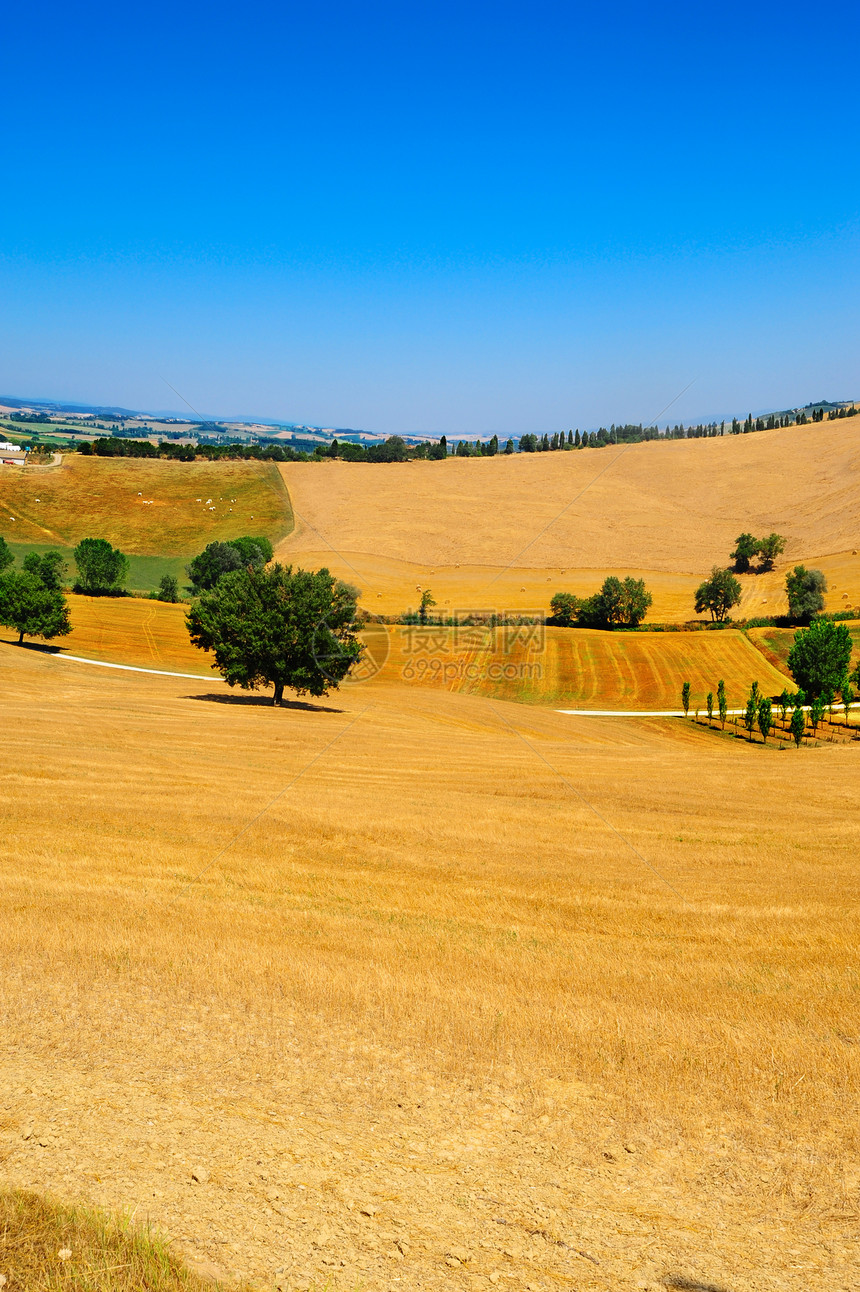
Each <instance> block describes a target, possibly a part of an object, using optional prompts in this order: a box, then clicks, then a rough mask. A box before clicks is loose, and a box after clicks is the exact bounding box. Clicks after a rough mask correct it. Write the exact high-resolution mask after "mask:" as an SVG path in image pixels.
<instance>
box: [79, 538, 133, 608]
mask: <svg viewBox="0 0 860 1292" xmlns="http://www.w3.org/2000/svg"><path fill="white" fill-rule="evenodd" d="M73 555H74V558H75V565H76V566H77V567H78V582H77V584H76V587H77V588H79V589H80V590H81V591H82V592H89V593H91V594H92V595H94V596H98V595H100V594H101V595H104V594H105V593H110V592H119V591H120V589H121V587H122V585H123V584H124V583H125V581H126V579H127V578H128V557H127V556H126V555H125V553H124V552H120V551H119V549H118V548H116V547H111V545H110V543H109V542H108V541H107V539H106V538H84V539H82V540H81V542H80V543H78V545H77V547H76V548H75V550H74V553H73Z"/></svg>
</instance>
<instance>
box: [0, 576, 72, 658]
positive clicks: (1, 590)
mask: <svg viewBox="0 0 860 1292" xmlns="http://www.w3.org/2000/svg"><path fill="white" fill-rule="evenodd" d="M0 624H5V625H6V626H7V627H9V628H14V629H15V630H16V631H17V633H18V645H19V646H20V645H21V643H22V642H23V640H24V636H25V634H26V636H28V637H44V638H46V639H47V640H50V639H51V638H53V637H65V636H66V634H67V633H70V632H71V631H72V625H71V624H70V623H69V607H68V603H67V601H66V598H65V597H64V596H63V593H62V591H61V590H59V589H57V588H46V587H45V585H44V583H43V582H42V581H41V579H40V578H38V576H37V575H35V574H33V573H32V572H31V571H29V570H9V571H7V573H5V574H2V575H0Z"/></svg>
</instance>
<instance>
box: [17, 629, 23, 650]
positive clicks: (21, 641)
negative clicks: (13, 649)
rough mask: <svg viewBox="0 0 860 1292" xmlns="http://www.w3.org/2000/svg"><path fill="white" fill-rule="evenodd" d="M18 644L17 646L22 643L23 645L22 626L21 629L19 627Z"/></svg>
mask: <svg viewBox="0 0 860 1292" xmlns="http://www.w3.org/2000/svg"><path fill="white" fill-rule="evenodd" d="M18 645H19V646H23V645H24V629H23V628H21V629H20V636H19V638H18Z"/></svg>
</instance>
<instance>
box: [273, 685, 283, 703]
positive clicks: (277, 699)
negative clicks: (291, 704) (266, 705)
mask: <svg viewBox="0 0 860 1292" xmlns="http://www.w3.org/2000/svg"><path fill="white" fill-rule="evenodd" d="M283 698H284V684H283V682H276V683H275V694H274V695H273V696H272V704H275V705H280V704H281V702H282V700H283Z"/></svg>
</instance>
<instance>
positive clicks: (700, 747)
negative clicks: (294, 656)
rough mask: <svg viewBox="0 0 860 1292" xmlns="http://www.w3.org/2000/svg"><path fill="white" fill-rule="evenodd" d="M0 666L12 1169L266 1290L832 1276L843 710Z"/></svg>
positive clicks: (851, 1030)
mask: <svg viewBox="0 0 860 1292" xmlns="http://www.w3.org/2000/svg"><path fill="white" fill-rule="evenodd" d="M0 667H2V671H3V679H4V687H3V693H2V730H3V733H4V777H3V788H2V793H3V816H4V829H3V832H2V836H0V857H2V867H0V883H2V889H3V893H2V900H3V909H4V913H5V914H4V932H3V938H2V944H0V956H2V970H0V982H2V1009H3V1034H4V1037H5V1038H6V1039H5V1041H4V1046H3V1054H2V1058H0V1072H2V1076H0V1090H2V1097H0V1129H2V1140H0V1151H2V1158H3V1162H2V1171H3V1176H4V1179H5V1180H6V1181H7V1182H9V1183H12V1184H16V1185H27V1186H31V1187H36V1188H38V1189H43V1190H48V1191H51V1192H54V1193H57V1194H59V1195H61V1196H64V1197H88V1198H91V1199H94V1200H96V1201H99V1202H102V1203H105V1204H106V1205H109V1206H110V1207H112V1208H122V1207H128V1208H130V1209H136V1210H137V1214H138V1215H146V1216H148V1217H150V1218H151V1219H152V1220H153V1221H154V1222H155V1223H157V1224H158V1225H159V1226H161V1227H163V1228H165V1229H166V1230H167V1231H168V1232H169V1233H170V1234H171V1235H172V1236H173V1237H174V1239H175V1242H176V1243H177V1246H178V1248H179V1249H180V1250H182V1251H184V1252H187V1253H188V1254H189V1255H190V1256H191V1257H192V1258H193V1259H195V1260H197V1261H199V1262H207V1263H208V1264H207V1265H206V1266H205V1267H206V1268H207V1269H209V1270H211V1271H214V1272H216V1273H218V1272H220V1273H221V1274H222V1275H224V1276H231V1275H237V1276H238V1275H243V1276H248V1277H251V1278H253V1279H254V1280H255V1281H256V1282H257V1283H258V1284H259V1285H260V1286H262V1287H271V1286H273V1285H274V1284H275V1283H276V1282H278V1283H280V1284H281V1285H282V1286H284V1287H289V1288H306V1287H308V1285H309V1284H311V1283H313V1284H314V1286H323V1285H325V1284H326V1283H327V1284H328V1286H330V1287H332V1288H336V1289H344V1290H346V1289H353V1288H355V1287H356V1286H358V1285H362V1286H365V1287H368V1288H374V1289H376V1288H379V1289H387V1290H389V1292H399V1289H400V1288H401V1287H426V1288H439V1289H442V1288H446V1289H451V1288H453V1289H461V1288H462V1289H471V1288H473V1287H476V1286H483V1285H484V1284H486V1286H487V1287H488V1288H489V1287H491V1286H493V1283H491V1282H490V1280H491V1278H494V1277H495V1276H497V1278H496V1282H498V1281H501V1283H502V1286H516V1287H526V1286H532V1287H539V1288H547V1289H548V1288H551V1287H561V1288H565V1287H570V1288H587V1289H594V1290H595V1292H596V1290H597V1289H601V1290H605V1289H608V1288H613V1289H615V1288H623V1289H626V1288H630V1289H633V1288H637V1287H638V1288H642V1287H651V1288H660V1287H662V1286H665V1283H664V1280H665V1279H669V1278H674V1279H675V1280H676V1283H675V1286H687V1287H690V1286H696V1285H697V1284H698V1285H700V1286H718V1287H726V1288H731V1289H747V1288H749V1289H768V1290H770V1289H786V1288H790V1289H798V1292H800V1290H801V1289H803V1292H807V1290H810V1289H816V1290H817V1289H821V1292H824V1289H831V1288H834V1287H835V1288H846V1289H847V1288H849V1287H851V1286H852V1285H853V1279H854V1274H855V1273H856V1229H857V1221H856V1214H857V1205H858V1187H860V1173H858V1165H860V1142H858V1139H857V1126H858V1119H857V1112H858V1054H860V1046H858V1044H857V1038H858V1035H860V1017H858V988H860V978H858V964H857V950H856V922H857V903H858V881H857V870H856V856H857V847H858V831H860V827H858V824H857V822H858V819H860V818H858V807H860V802H858V795H860V782H858V778H857V777H856V775H855V774H854V773H855V770H856V769H855V766H854V765H855V762H856V758H855V757H854V751H853V746H842V747H837V746H832V747H823V748H821V749H818V750H809V749H804V750H801V751H799V752H797V753H795V752H790V751H785V752H780V753H777V752H776V751H775V750H774V749H764V748H762V747H761V746H760V745H756V746H751V745H747V744H746V743H745V742H741V741H729V740H725V739H721V738H720V737H719V736H717V735H709V734H708V733H707V732H706V731H701V730H699V729H696V728H693V727H692V726H690V725H689V724H685V723H682V722H666V721H662V722H661V721H656V722H655V721H652V722H647V721H644V720H638V721H637V720H621V719H617V720H610V719H574V718H570V717H565V716H562V715H559V714H555V713H552V712H550V711H548V710H543V709H539V708H525V707H523V706H518V705H511V704H508V703H505V702H504V701H500V700H489V699H486V698H480V697H472V696H464V695H450V694H447V693H445V692H444V691H436V690H433V691H431V690H426V689H421V688H416V687H411V688H407V687H403V686H398V685H395V684H393V683H392V682H389V681H386V680H385V679H384V678H379V677H378V678H377V679H376V680H375V681H373V682H370V683H367V684H364V685H356V686H353V687H351V688H349V689H346V690H344V691H342V692H341V693H340V694H338V695H337V696H333V697H331V698H330V699H329V700H327V701H326V700H324V701H321V702H318V703H314V704H299V705H295V706H293V707H288V708H286V709H284V710H282V711H279V710H274V709H272V708H271V707H268V706H266V705H265V703H263V698H262V697H255V696H246V695H242V694H238V695H236V694H233V693H230V692H228V691H227V689H226V688H224V687H223V686H220V685H215V684H213V683H210V682H208V681H207V680H201V682H199V683H198V682H196V681H187V680H182V679H171V678H159V677H142V676H140V675H134V674H119V673H108V672H106V671H105V672H103V671H102V670H99V669H90V668H87V667H86V666H84V665H75V664H72V663H69V662H61V661H59V660H57V659H54V658H51V657H50V656H46V655H44V654H43V653H41V652H38V651H33V650H18V649H15V648H13V647H9V646H6V645H0ZM70 822H74V830H73V831H71V830H70ZM28 1127H29V1128H34V1129H32V1130H31V1133H30V1134H28V1135H27V1138H24V1133H25V1132H26V1131H27V1129H28ZM201 1169H202V1170H203V1176H202V1177H201ZM195 1172H196V1174H197V1175H198V1180H197V1181H196V1182H195V1181H194V1180H193V1179H192V1176H193V1174H194V1173H195ZM201 1178H202V1183H201ZM681 1279H686V1280H687V1282H686V1283H680V1282H677V1280H681Z"/></svg>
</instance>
